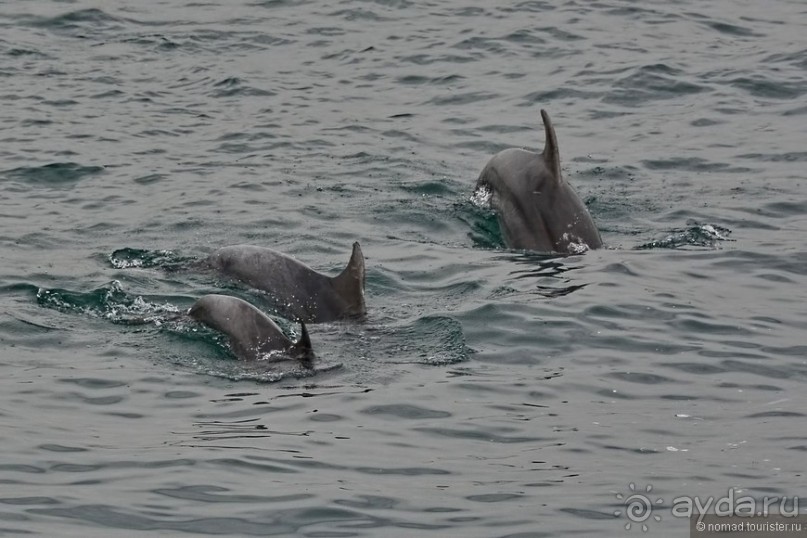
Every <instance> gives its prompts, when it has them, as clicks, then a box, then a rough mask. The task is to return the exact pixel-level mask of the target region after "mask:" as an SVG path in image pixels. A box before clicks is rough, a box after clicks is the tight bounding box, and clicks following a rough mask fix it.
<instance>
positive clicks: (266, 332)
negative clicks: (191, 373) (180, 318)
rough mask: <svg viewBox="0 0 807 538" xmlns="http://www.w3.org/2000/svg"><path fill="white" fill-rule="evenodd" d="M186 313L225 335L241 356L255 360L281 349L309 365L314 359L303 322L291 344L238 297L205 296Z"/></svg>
mask: <svg viewBox="0 0 807 538" xmlns="http://www.w3.org/2000/svg"><path fill="white" fill-rule="evenodd" d="M188 315H189V316H190V317H192V318H193V319H195V320H197V321H201V322H202V323H204V324H205V325H207V326H208V327H210V328H212V329H215V330H217V331H221V332H223V333H224V334H226V335H227V336H228V337H229V338H230V346H231V347H232V349H233V352H234V353H235V354H236V356H237V357H238V358H240V359H244V360H256V359H259V358H261V357H262V356H264V355H265V354H266V353H269V352H270V351H280V352H282V353H284V354H286V355H287V356H288V357H290V358H293V359H299V360H300V361H302V363H303V365H305V366H310V361H311V360H313V358H314V353H313V351H312V349H311V340H310V339H309V338H308V331H307V330H306V328H305V324H304V323H302V324H301V326H302V335H301V336H300V339H299V340H298V341H297V343H294V342H292V341H291V340H289V338H288V337H287V336H286V335H285V334H283V332H282V331H281V330H280V327H278V326H277V325H276V324H275V322H274V321H272V320H271V319H269V317H268V316H266V314H264V313H263V312H261V311H260V310H258V309H257V308H255V307H254V306H252V305H251V304H249V303H248V302H246V301H244V300H242V299H239V298H238V297H231V296H229V295H205V296H204V297H202V298H200V299H199V300H198V301H196V302H195V303H194V304H193V306H192V307H191V308H190V310H188Z"/></svg>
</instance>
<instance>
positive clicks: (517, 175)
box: [475, 110, 602, 253]
mask: <svg viewBox="0 0 807 538" xmlns="http://www.w3.org/2000/svg"><path fill="white" fill-rule="evenodd" d="M541 118H543V121H544V131H545V132H546V142H545V143H544V151H543V153H533V152H531V151H526V150H523V149H516V148H511V149H506V150H504V151H500V152H499V153H497V154H496V155H494V156H493V157H492V158H491V159H490V160H489V161H488V163H487V164H486V165H485V168H484V169H483V170H482V173H481V174H480V175H479V179H478V180H477V182H476V189H475V192H480V189H484V190H487V191H488V192H489V193H490V206H491V207H492V208H493V209H494V210H495V211H496V213H497V215H498V218H499V226H500V227H501V230H502V235H503V236H504V241H505V243H506V244H507V246H508V247H510V248H518V249H528V250H536V251H542V252H563V253H566V252H568V253H579V252H583V251H585V250H587V249H594V248H600V247H602V239H601V238H600V232H599V231H598V230H597V227H596V226H595V225H594V221H593V220H592V219H591V215H589V213H588V210H587V209H586V206H585V204H584V203H583V202H582V201H581V200H580V198H579V197H578V196H577V193H576V192H575V191H574V189H573V188H572V186H571V185H569V183H567V182H566V181H564V179H563V176H561V173H560V153H559V151H558V140H557V137H556V136H555V128H554V127H552V121H551V120H550V119H549V114H547V113H546V111H545V110H541Z"/></svg>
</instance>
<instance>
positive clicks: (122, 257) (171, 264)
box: [108, 247, 195, 271]
mask: <svg viewBox="0 0 807 538" xmlns="http://www.w3.org/2000/svg"><path fill="white" fill-rule="evenodd" d="M108 259H109V263H110V265H112V267H114V268H115V269H132V268H152V267H158V268H160V269H165V270H169V271H170V270H177V269H180V268H182V267H184V266H186V265H187V264H188V263H189V262H192V261H195V258H188V257H185V256H180V255H179V254H177V253H175V252H174V251H171V250H144V249H137V248H128V247H127V248H119V249H118V250H116V251H115V252H113V253H112V254H110V255H109V258H108Z"/></svg>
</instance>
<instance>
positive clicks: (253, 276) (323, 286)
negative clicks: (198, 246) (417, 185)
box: [205, 243, 367, 323]
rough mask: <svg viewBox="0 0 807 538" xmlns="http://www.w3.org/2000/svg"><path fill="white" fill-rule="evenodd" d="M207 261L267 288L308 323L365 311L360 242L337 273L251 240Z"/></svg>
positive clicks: (294, 315) (232, 275)
mask: <svg viewBox="0 0 807 538" xmlns="http://www.w3.org/2000/svg"><path fill="white" fill-rule="evenodd" d="M205 264H206V265H208V266H209V267H211V268H213V269H214V270H216V271H218V272H219V273H220V274H222V275H224V276H227V277H229V278H233V279H236V280H240V281H241V282H243V283H245V284H247V285H249V286H251V287H253V288H257V289H259V290H263V291H265V292H267V293H268V294H269V295H270V296H271V297H272V298H273V299H274V301H275V303H276V306H277V307H278V309H279V310H280V311H281V312H282V314H283V315H285V316H287V317H289V318H294V319H298V320H301V321H305V322H308V323H322V322H328V321H335V320H338V319H342V318H346V317H353V316H363V315H364V314H366V313H367V310H366V307H365V304H364V280H365V275H364V255H363V254H362V252H361V247H360V246H359V243H353V253H352V254H351V256H350V261H349V262H348V264H347V267H345V269H344V270H343V271H342V272H341V273H340V274H339V275H337V276H335V277H329V276H327V275H323V274H321V273H318V272H316V271H314V270H313V269H311V268H310V267H308V266H307V265H304V264H302V263H300V262H298V261H297V260H295V259H294V258H290V257H289V256H286V255H285V254H281V253H280V252H277V251H275V250H272V249H269V248H263V247H255V246H250V245H235V246H231V247H224V248H220V249H219V250H217V251H215V252H214V253H213V254H211V255H210V256H208V257H207V259H206V260H205Z"/></svg>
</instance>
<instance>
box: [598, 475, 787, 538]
mask: <svg viewBox="0 0 807 538" xmlns="http://www.w3.org/2000/svg"><path fill="white" fill-rule="evenodd" d="M628 489H629V490H630V491H629V492H628V493H627V494H622V493H617V494H616V498H617V499H618V500H619V501H621V502H622V507H621V508H620V509H619V510H615V511H614V516H616V517H624V518H625V519H627V522H626V523H625V530H631V529H632V528H640V529H642V531H643V532H647V531H648V530H649V529H650V524H651V523H652V522H653V521H655V522H659V521H661V515H660V514H659V512H660V511H661V506H660V505H663V504H664V499H662V498H660V497H656V496H654V495H653V486H651V485H647V486H645V488H644V489H643V490H642V489H639V488H637V487H636V484H634V483H632V482H631V483H630V484H628ZM669 509H670V514H671V515H672V517H675V518H689V519H690V520H692V518H695V519H694V521H696V522H697V526H696V527H695V528H696V530H698V531H702V530H703V529H702V528H701V526H702V525H701V524H702V522H703V519H704V517H706V516H707V515H709V516H714V517H724V518H727V517H739V518H753V517H758V518H759V517H763V518H764V517H768V516H769V515H775V516H778V517H783V518H791V519H792V518H794V517H797V516H798V515H799V498H798V497H775V496H772V497H762V498H755V497H752V496H750V495H741V494H740V493H738V491H737V490H734V489H729V490H728V491H727V493H726V495H725V496H723V497H697V496H681V497H676V498H674V499H673V500H672V505H671V506H670V507H669ZM748 524H749V525H750V524H751V523H748ZM704 528H705V527H704ZM749 528H750V527H749Z"/></svg>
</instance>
